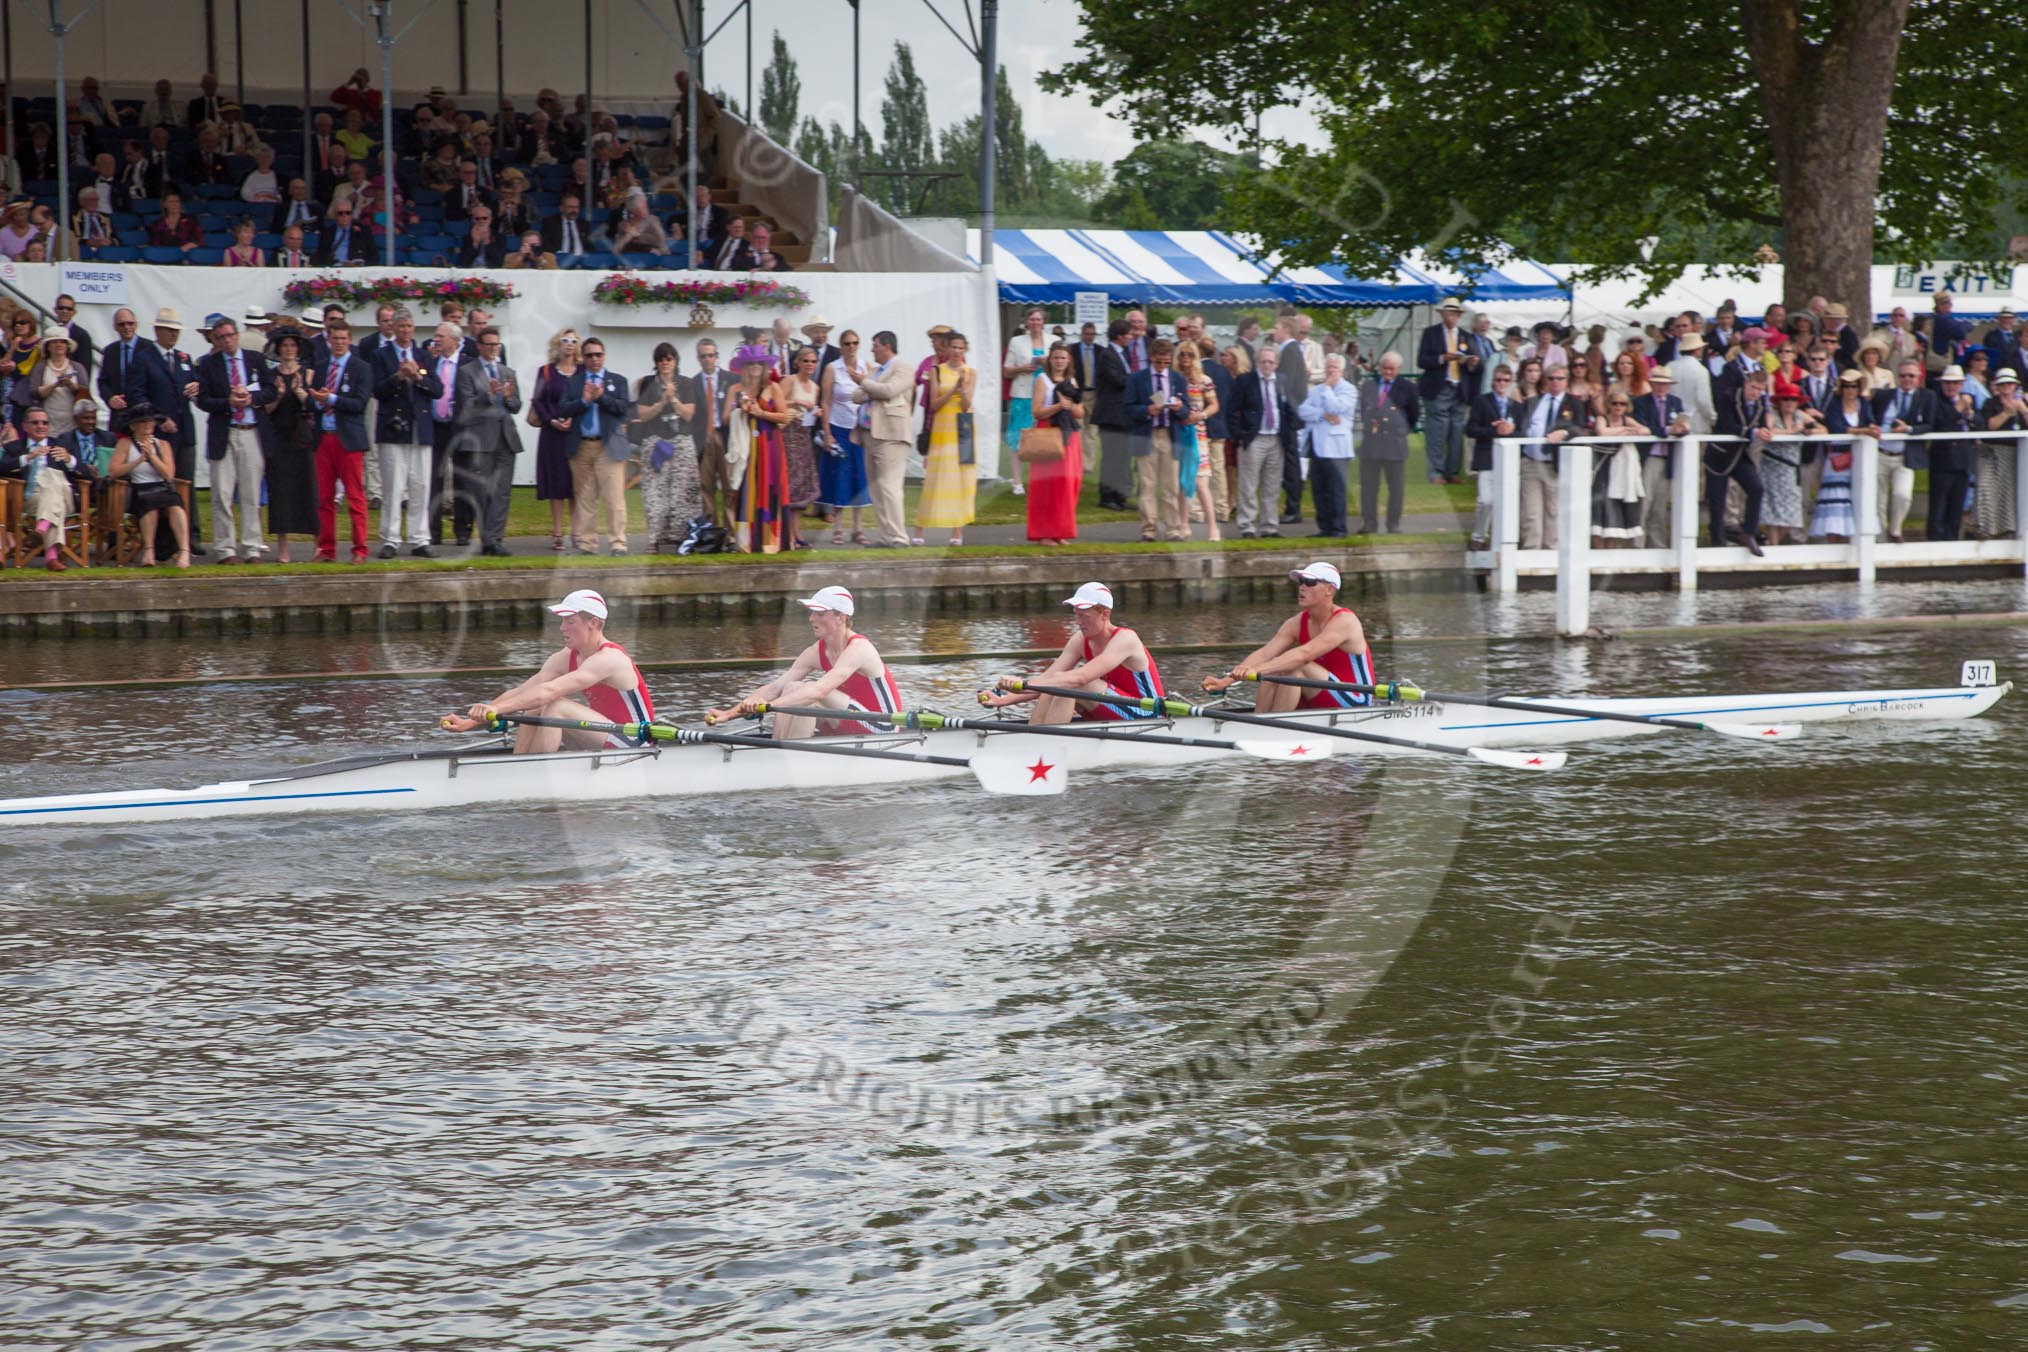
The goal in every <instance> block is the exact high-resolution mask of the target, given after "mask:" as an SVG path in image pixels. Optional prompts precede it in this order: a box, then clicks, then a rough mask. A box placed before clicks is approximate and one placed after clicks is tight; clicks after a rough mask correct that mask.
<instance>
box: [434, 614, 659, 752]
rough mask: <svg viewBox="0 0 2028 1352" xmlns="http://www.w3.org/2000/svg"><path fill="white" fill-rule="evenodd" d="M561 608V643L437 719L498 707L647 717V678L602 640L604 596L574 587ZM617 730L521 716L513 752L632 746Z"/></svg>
mask: <svg viewBox="0 0 2028 1352" xmlns="http://www.w3.org/2000/svg"><path fill="white" fill-rule="evenodd" d="M549 609H550V612H551V613H552V614H555V615H558V616H561V617H562V618H561V619H560V620H559V621H558V622H557V629H558V630H559V631H561V633H562V634H563V647H562V648H560V649H558V650H557V651H556V652H554V653H552V654H550V658H549V660H548V661H547V662H544V663H543V664H542V670H540V671H538V672H536V673H535V674H534V675H533V676H531V677H529V678H528V679H527V680H525V681H523V682H522V683H521V684H520V685H517V686H515V687H514V688H513V689H512V690H508V691H504V692H502V693H501V694H500V695H499V696H497V697H496V698H495V699H494V700H493V701H492V702H491V703H488V704H474V705H473V706H472V707H471V709H470V710H469V711H467V712H466V713H463V714H449V715H446V716H445V717H444V719H443V720H442V724H443V726H444V727H446V728H448V729H450V730H451V731H452V732H472V731H475V730H477V729H479V728H482V727H485V726H486V725H487V723H488V722H489V721H490V720H491V718H492V716H493V715H496V714H534V715H536V716H538V717H542V718H571V719H603V720H604V721H606V722H608V723H652V722H654V721H655V701H654V700H653V699H652V698H650V697H649V695H648V683H647V681H645V680H643V679H642V677H641V669H640V668H639V667H637V666H635V665H634V659H633V658H631V657H629V656H627V650H626V649H625V648H622V647H621V646H620V645H619V644H617V643H611V642H608V641H607V640H606V615H607V608H606V598H605V597H603V596H600V595H599V594H598V593H597V592H595V591H574V592H572V593H571V594H570V595H568V596H566V597H564V598H563V599H562V600H561V601H559V602H557V603H556V604H555V605H553V606H551V607H550V608H549ZM635 744H636V743H634V742H628V741H626V740H624V739H622V738H620V737H618V736H617V735H615V734H609V733H602V732H591V731H588V730H579V729H576V728H573V729H570V730H568V731H566V730H564V729H561V728H537V727H530V726H529V725H528V724H526V723H524V724H522V725H521V726H520V727H518V728H517V729H515V732H514V749H515V751H517V752H543V751H555V750H557V749H559V748H560V747H569V748H571V749H572V750H595V749H597V748H599V747H602V746H631V745H635Z"/></svg>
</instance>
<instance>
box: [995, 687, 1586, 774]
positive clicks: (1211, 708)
mask: <svg viewBox="0 0 2028 1352" xmlns="http://www.w3.org/2000/svg"><path fill="white" fill-rule="evenodd" d="M1008 685H1009V687H1010V688H1012V689H1014V690H1017V691H1024V690H1025V691H1030V692H1033V693H1034V694H1037V695H1061V696H1062V697H1063V698H1065V699H1071V700H1087V701H1095V702H1097V703H1099V704H1113V705H1117V706H1119V707H1120V708H1122V709H1138V710H1140V711H1141V712H1142V713H1144V714H1165V715H1167V716H1168V717H1170V718H1215V719H1220V720H1222V721H1224V722H1227V723H1251V724H1253V725H1255V726H1257V727H1263V728H1276V729H1279V730H1280V731H1282V732H1293V733H1297V734H1299V735H1301V736H1304V737H1342V738H1344V739H1345V740H1346V741H1348V742H1372V743H1375V744H1377V745H1380V746H1398V747H1401V748H1402V749H1404V750H1407V751H1430V752H1434V753H1436V754H1437V755H1439V756H1468V757H1470V758H1471V759H1473V760H1475V761H1483V762H1485V763H1486V764H1487V765H1504V766H1506V767H1508V768H1509V769H1513V770H1560V769H1562V768H1563V762H1564V761H1565V760H1566V759H1568V757H1567V755H1566V753H1564V752H1561V751H1501V750H1497V749H1495V748H1493V747H1490V746H1448V745H1446V744H1444V743H1442V742H1425V741H1422V740H1420V739H1418V738H1414V737H1392V736H1389V735H1388V734H1386V733H1384V732H1355V731H1353V730H1352V729H1351V728H1334V727H1331V726H1329V725H1327V724H1324V723H1321V722H1317V723H1311V722H1292V721H1290V720H1288V719H1284V718H1268V717H1265V716H1263V715H1261V714H1252V713H1242V712H1239V711H1237V710H1233V709H1228V708H1225V707H1224V706H1223V705H1217V704H1186V703H1184V702H1183V701H1182V700H1180V699H1130V698H1128V697H1127V696H1125V695H1101V694H1094V693H1093V692H1092V691H1089V690H1072V689H1069V688H1067V687H1065V686H1060V685H1036V684H1034V683H1033V682H1031V681H1022V680H1015V681H1010V682H1008Z"/></svg>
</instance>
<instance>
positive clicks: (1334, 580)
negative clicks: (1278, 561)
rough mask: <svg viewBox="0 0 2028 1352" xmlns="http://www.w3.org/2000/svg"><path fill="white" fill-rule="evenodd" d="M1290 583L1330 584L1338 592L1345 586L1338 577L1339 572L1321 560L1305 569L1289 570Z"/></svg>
mask: <svg viewBox="0 0 2028 1352" xmlns="http://www.w3.org/2000/svg"><path fill="white" fill-rule="evenodd" d="M1289 581H1291V582H1328V583H1330V584H1331V590H1333V591H1336V590H1338V588H1339V587H1340V586H1342V585H1343V583H1342V582H1341V581H1340V579H1339V577H1338V570H1337V569H1336V568H1333V567H1332V566H1331V565H1330V564H1328V563H1325V562H1323V561H1322V560H1321V559H1320V560H1318V561H1317V562H1316V563H1313V564H1310V565H1309V566H1307V567H1304V568H1291V569H1289Z"/></svg>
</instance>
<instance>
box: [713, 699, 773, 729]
mask: <svg viewBox="0 0 2028 1352" xmlns="http://www.w3.org/2000/svg"><path fill="white" fill-rule="evenodd" d="M760 711H761V702H760V701H759V700H756V699H743V700H741V701H740V702H739V703H737V704H735V705H733V706H732V707H731V708H730V709H706V710H705V711H704V722H705V725H706V726H707V727H712V726H716V725H717V724H720V723H730V722H731V721H732V720H733V719H735V718H746V717H749V716H751V715H753V714H757V713H759V712H760Z"/></svg>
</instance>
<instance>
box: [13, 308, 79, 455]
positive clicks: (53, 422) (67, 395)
mask: <svg viewBox="0 0 2028 1352" xmlns="http://www.w3.org/2000/svg"><path fill="white" fill-rule="evenodd" d="M24 379H25V380H26V381H27V382H28V383H29V384H30V385H32V386H33V387H34V393H35V399H34V402H35V403H37V404H40V405H41V406H42V408H43V410H44V411H45V412H47V413H48V414H49V433H50V435H51V436H57V437H60V436H62V435H63V434H64V433H66V432H68V431H70V430H71V428H72V427H74V426H76V421H75V420H74V419H73V418H72V417H71V407H72V405H74V404H76V403H77V401H78V400H80V399H83V398H85V397H86V395H87V392H88V391H89V390H90V388H91V382H90V380H89V378H88V377H87V376H86V375H85V369H84V367H83V366H81V365H79V364H78V363H77V362H74V361H72V360H71V359H70V330H69V329H66V328H63V327H61V326H58V327H55V328H47V329H44V330H43V331H42V360H41V361H39V362H37V363H36V365H35V373H34V374H33V375H30V376H27V377H24ZM24 402H26V401H24Z"/></svg>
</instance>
